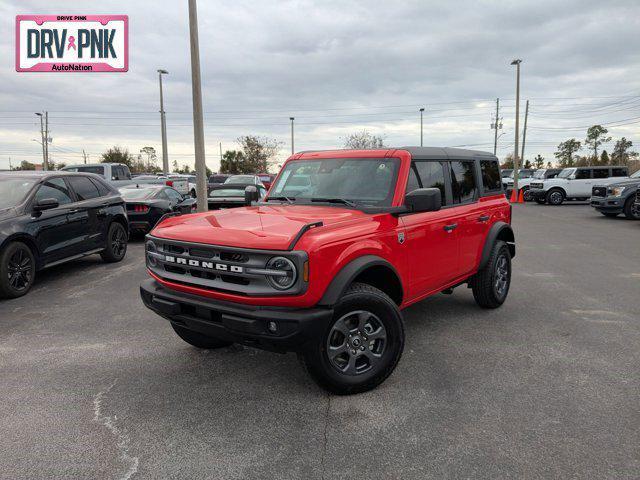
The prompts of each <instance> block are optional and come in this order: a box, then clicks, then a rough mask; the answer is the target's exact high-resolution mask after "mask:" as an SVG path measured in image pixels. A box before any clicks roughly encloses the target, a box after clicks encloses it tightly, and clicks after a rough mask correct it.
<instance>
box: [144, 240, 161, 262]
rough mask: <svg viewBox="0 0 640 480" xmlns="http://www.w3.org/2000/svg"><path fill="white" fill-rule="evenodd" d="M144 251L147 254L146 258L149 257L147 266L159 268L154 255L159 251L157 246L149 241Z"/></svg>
mask: <svg viewBox="0 0 640 480" xmlns="http://www.w3.org/2000/svg"><path fill="white" fill-rule="evenodd" d="M144 249H145V253H146V255H145V256H146V257H147V265H149V266H150V267H157V266H158V259H157V258H156V257H155V255H154V254H155V253H156V252H157V251H158V249H157V248H156V244H155V243H153V242H152V241H151V240H149V241H148V242H147V243H146V244H145V245H144Z"/></svg>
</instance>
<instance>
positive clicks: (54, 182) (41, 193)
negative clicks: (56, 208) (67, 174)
mask: <svg viewBox="0 0 640 480" xmlns="http://www.w3.org/2000/svg"><path fill="white" fill-rule="evenodd" d="M45 198H53V199H55V200H57V201H58V203H59V204H60V205H65V204H67V203H71V202H73V200H72V199H71V192H69V188H68V187H67V184H66V183H65V182H64V180H63V179H62V178H52V179H50V180H47V181H46V182H44V183H43V184H42V185H40V187H39V188H38V191H37V192H36V194H35V196H34V197H33V200H34V202H35V203H38V202H39V201H40V200H44V199H45Z"/></svg>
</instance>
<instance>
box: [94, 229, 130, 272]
mask: <svg viewBox="0 0 640 480" xmlns="http://www.w3.org/2000/svg"><path fill="white" fill-rule="evenodd" d="M128 240H129V235H128V233H127V230H126V229H125V228H124V226H122V224H121V223H120V222H112V223H111V225H109V231H108V232H107V241H106V244H105V247H104V250H103V251H102V252H101V253H100V256H101V257H102V260H104V261H105V262H107V263H115V262H119V261H120V260H122V259H123V258H124V256H125V255H126V254H127V241H128Z"/></svg>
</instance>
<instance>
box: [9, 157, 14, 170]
mask: <svg viewBox="0 0 640 480" xmlns="http://www.w3.org/2000/svg"><path fill="white" fill-rule="evenodd" d="M11 170H13V166H12V165H11V157H9V171H11Z"/></svg>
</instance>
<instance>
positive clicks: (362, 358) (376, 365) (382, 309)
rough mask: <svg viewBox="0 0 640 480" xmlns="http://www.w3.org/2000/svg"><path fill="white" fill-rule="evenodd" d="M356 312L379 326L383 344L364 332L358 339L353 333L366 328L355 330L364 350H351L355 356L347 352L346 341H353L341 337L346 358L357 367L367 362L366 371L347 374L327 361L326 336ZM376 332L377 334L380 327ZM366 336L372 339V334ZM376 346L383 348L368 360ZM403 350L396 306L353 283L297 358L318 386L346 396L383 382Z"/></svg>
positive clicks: (373, 290)
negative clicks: (327, 319)
mask: <svg viewBox="0 0 640 480" xmlns="http://www.w3.org/2000/svg"><path fill="white" fill-rule="evenodd" d="M358 312H361V313H362V314H363V315H366V314H369V315H371V317H369V318H370V320H371V321H375V322H379V323H380V324H381V325H382V326H383V330H384V334H385V337H384V343H383V344H380V343H378V342H380V338H378V339H377V340H376V339H374V340H371V338H368V337H367V336H366V335H367V333H366V332H365V334H364V335H361V336H359V334H358V333H357V332H364V331H365V330H366V328H362V330H360V328H359V327H358V328H356V329H355V330H354V337H358V339H359V340H362V344H363V346H364V349H365V350H364V351H360V350H355V351H356V352H357V353H356V355H352V354H351V353H350V352H352V351H354V350H351V348H352V347H351V346H350V345H352V343H349V342H354V341H355V338H354V339H350V338H348V337H347V336H346V335H345V338H344V345H345V346H346V347H347V348H346V349H347V350H348V352H345V353H346V355H347V356H348V358H352V357H353V358H356V360H355V361H354V365H355V364H356V363H357V362H361V365H362V363H367V362H371V363H370V365H369V367H368V370H364V371H362V372H361V373H351V374H347V373H344V372H343V371H341V370H340V369H339V368H338V366H336V365H335V364H334V361H335V360H331V359H330V358H329V353H328V348H329V347H328V346H329V342H330V341H331V338H332V337H330V335H333V334H334V332H335V328H334V327H335V326H337V325H338V323H339V322H341V321H344V320H343V319H344V318H346V317H350V316H352V315H355V317H354V318H359V315H360V314H359V313H358ZM373 319H375V320H373ZM368 325H369V326H371V324H368ZM377 331H378V332H380V328H378V330H377ZM368 335H371V337H374V336H376V334H375V333H368ZM380 345H384V349H383V350H381V351H380V352H378V353H379V358H378V359H375V360H370V358H371V356H372V354H373V352H374V349H375V348H376V347H379V346H380ZM360 348H362V346H361V347H360ZM403 349H404V324H403V320H402V314H401V313H400V310H399V309H398V306H397V305H396V304H395V303H394V302H393V300H391V298H389V296H388V295H386V294H385V293H384V292H382V291H381V290H378V289H377V288H375V287H372V286H371V285H368V284H364V283H354V284H352V285H351V286H350V287H349V288H348V289H347V291H346V292H345V293H344V295H343V296H342V297H341V298H340V300H338V302H337V303H336V305H335V306H334V315H333V317H332V319H331V321H329V322H328V323H327V325H326V326H325V328H324V331H323V334H322V335H321V336H320V337H319V338H317V339H313V340H311V341H310V342H309V343H308V344H307V345H306V346H305V348H304V349H303V350H302V351H301V352H300V353H299V357H300V360H301V362H302V363H303V365H304V367H305V368H306V370H307V372H309V374H310V375H311V377H312V378H313V379H314V381H315V382H316V383H317V384H318V385H320V387H322V388H324V389H325V390H327V391H329V392H331V393H335V394H338V395H350V394H354V393H361V392H366V391H368V390H372V389H373V388H375V387H377V386H378V385H380V384H381V383H382V382H384V381H385V380H386V379H387V377H389V375H391V373H392V372H393V370H394V369H395V368H396V365H397V364H398V361H399V360H400V357H401V356H402V351H403ZM358 359H359V360H358ZM347 368H348V367H347Z"/></svg>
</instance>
